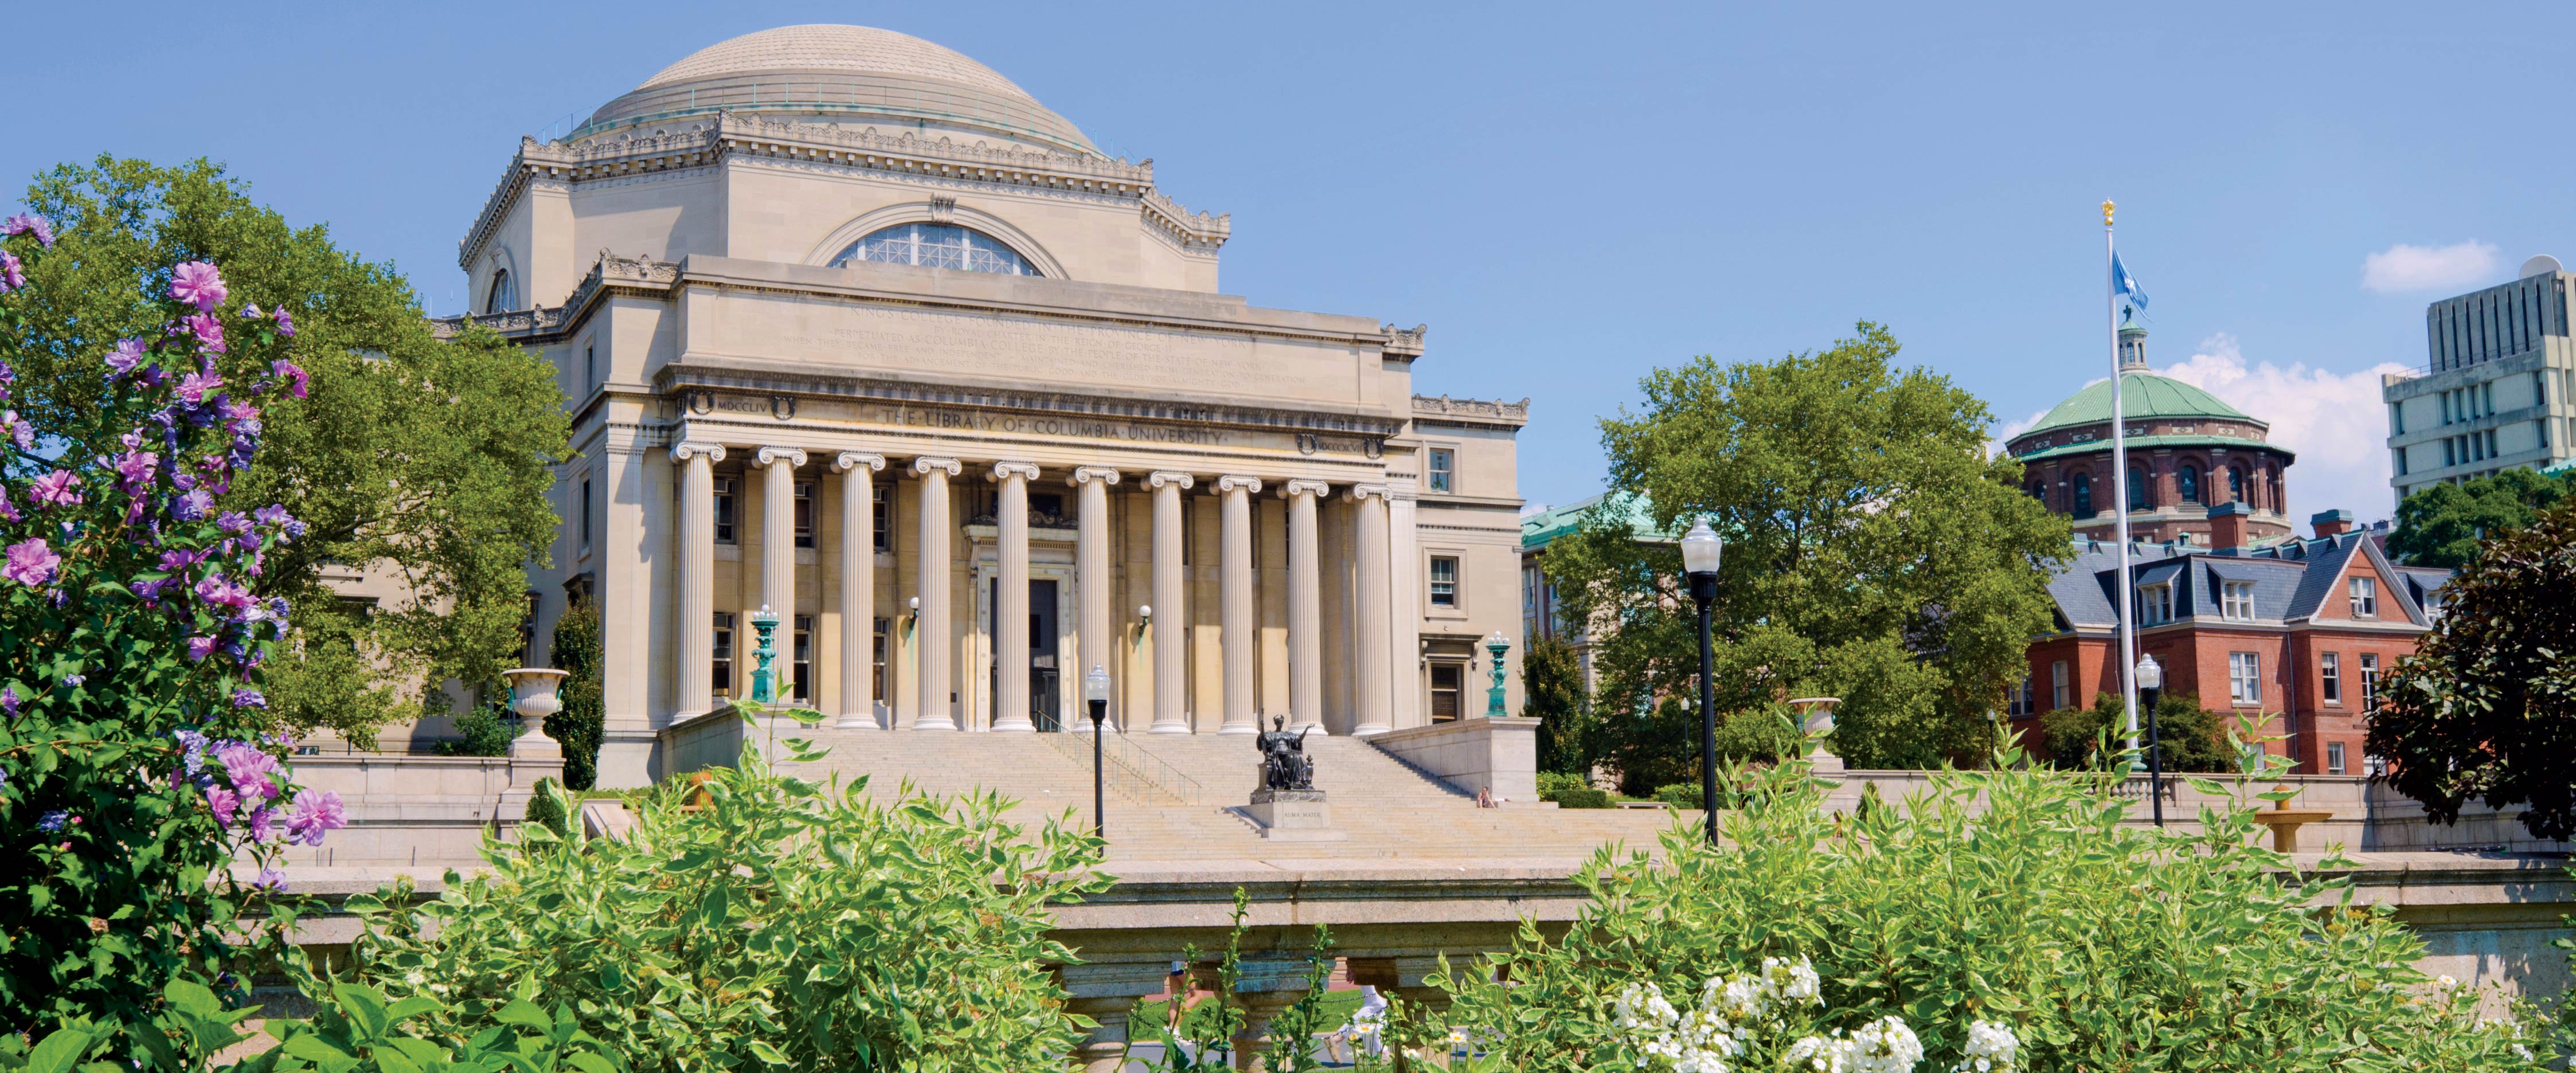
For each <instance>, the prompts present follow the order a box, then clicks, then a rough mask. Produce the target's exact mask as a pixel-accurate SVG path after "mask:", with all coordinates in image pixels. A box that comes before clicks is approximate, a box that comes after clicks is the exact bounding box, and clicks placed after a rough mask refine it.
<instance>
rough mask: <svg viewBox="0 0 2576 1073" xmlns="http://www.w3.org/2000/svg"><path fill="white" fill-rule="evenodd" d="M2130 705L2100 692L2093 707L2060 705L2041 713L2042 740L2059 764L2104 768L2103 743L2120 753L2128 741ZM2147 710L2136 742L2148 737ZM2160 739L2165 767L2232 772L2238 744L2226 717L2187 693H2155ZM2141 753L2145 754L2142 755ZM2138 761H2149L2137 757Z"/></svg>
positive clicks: (2142, 744)
mask: <svg viewBox="0 0 2576 1073" xmlns="http://www.w3.org/2000/svg"><path fill="white" fill-rule="evenodd" d="M2128 725H2129V716H2128V709H2127V707H2126V706H2125V705H2124V704H2122V703H2121V700H2120V695H2119V694H2117V693H2100V694H2096V695H2095V696H2094V698H2093V706H2092V707H2090V708H2061V709H2059V710H2057V711H2053V712H2049V713H2047V714H2046V715H2042V716H2040V717H2039V728H2040V735H2041V739H2042V740H2044V741H2046V742H2047V743H2048V755H2049V758H2050V762H2051V763H2053V764H2055V765H2057V766H2058V767H2067V768H2076V767H2081V768H2097V769H2098V768H2100V767H2102V766H2103V763H2104V756H2103V754H2102V745H2103V743H2104V742H2105V741H2108V742H2109V743H2110V747H2111V749H2112V750H2113V751H2114V752H2115V753H2116V752H2117V751H2118V750H2120V749H2122V748H2124V747H2125V745H2126V739H2125V731H2126V730H2127V728H2128ZM2146 727H2147V724H2146V721H2145V713H2144V712H2141V713H2139V722H2138V747H2139V748H2141V749H2144V748H2145V747H2146V740H2147V729H2146ZM2156 740H2157V741H2158V742H2160V743H2162V745H2163V747H2164V749H2163V764H2164V769H2165V770H2166V771H2169V772H2170V771H2234V770H2236V748H2235V746H2234V745H2232V744H2230V743H2229V742H2228V740H2227V717H2226V716H2224V715H2220V714H2219V713H2217V712H2213V711H2208V710H2205V709H2203V708H2202V707H2201V706H2200V698H2198V697H2195V696H2192V695H2190V694H2188V693H2172V692H2166V693H2159V694H2157V696H2156ZM2141 755H2142V756H2143V754H2141ZM2137 762H2138V763H2140V764H2144V763H2146V761H2145V760H2143V759H2140V760H2138V761H2137Z"/></svg>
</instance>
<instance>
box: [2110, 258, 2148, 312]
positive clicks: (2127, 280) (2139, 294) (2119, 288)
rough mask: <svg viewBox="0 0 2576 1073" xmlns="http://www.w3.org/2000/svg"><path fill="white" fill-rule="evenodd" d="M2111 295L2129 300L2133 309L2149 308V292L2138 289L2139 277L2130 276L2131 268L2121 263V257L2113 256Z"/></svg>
mask: <svg viewBox="0 0 2576 1073" xmlns="http://www.w3.org/2000/svg"><path fill="white" fill-rule="evenodd" d="M2111 293H2112V294H2114V295H2118V296H2121V297H2124V298H2127V299H2128V300H2129V305H2130V307H2131V308H2134V309H2138V310H2141V311H2143V310H2145V309H2146V308H2147V292H2145V291H2142V290H2139V289H2138V277H2136V276H2132V275H2130V274H2129V266H2127V265H2124V264H2121V263H2120V255H2119V254H2117V253H2114V254H2112V255H2111Z"/></svg>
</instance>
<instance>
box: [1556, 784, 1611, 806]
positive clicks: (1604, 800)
mask: <svg viewBox="0 0 2576 1073" xmlns="http://www.w3.org/2000/svg"><path fill="white" fill-rule="evenodd" d="M1553 800H1554V801H1555V802H1556V807H1558V808H1616V807H1618V803H1617V802H1615V801H1613V800H1611V799H1610V791H1608V790H1595V789H1593V788H1592V787H1589V786H1586V787H1584V788H1582V789H1580V790H1567V791H1564V792H1563V793H1560V794H1558V795H1557V796H1556V797H1555V798H1553Z"/></svg>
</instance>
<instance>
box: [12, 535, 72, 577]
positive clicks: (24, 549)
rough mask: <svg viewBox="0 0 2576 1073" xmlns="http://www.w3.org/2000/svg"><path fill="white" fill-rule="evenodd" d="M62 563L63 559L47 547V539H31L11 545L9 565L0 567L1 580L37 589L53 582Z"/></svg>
mask: <svg viewBox="0 0 2576 1073" xmlns="http://www.w3.org/2000/svg"><path fill="white" fill-rule="evenodd" d="M62 563H63V557H62V556H60V555H56V554H54V549H52V548H50V547H47V546H46V544H45V538H43V537H29V538H27V539H25V540H22V541H19V542H17V543H15V544H11V545H9V565H8V566H6V567H0V578H7V579H8V580H11V581H15V582H17V583H19V584H21V585H25V586H27V587H29V588H35V587H37V586H40V585H44V584H47V583H50V582H51V581H53V580H54V571H55V568H57V567H59V566H61V565H62Z"/></svg>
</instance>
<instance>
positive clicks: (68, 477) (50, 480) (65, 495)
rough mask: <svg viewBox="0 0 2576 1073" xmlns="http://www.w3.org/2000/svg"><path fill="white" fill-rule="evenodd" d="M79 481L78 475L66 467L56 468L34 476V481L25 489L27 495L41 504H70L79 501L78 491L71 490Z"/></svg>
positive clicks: (60, 505)
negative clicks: (40, 475) (36, 476)
mask: <svg viewBox="0 0 2576 1073" xmlns="http://www.w3.org/2000/svg"><path fill="white" fill-rule="evenodd" d="M80 482H81V479H80V477H79V475H77V474H75V473H73V472H72V471H70V470H67V469H58V470H55V471H53V472H51V473H48V474H45V475H44V476H42V477H38V478H36V483H35V484H33V485H31V486H29V487H28V489H27V497H28V498H29V499H33V500H35V501H36V502H37V503H38V504H39V505H42V506H49V507H68V506H72V505H74V504H77V503H79V502H80V501H81V497H80V493H78V492H74V491H72V486H73V485H77V484H79V483H80Z"/></svg>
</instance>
